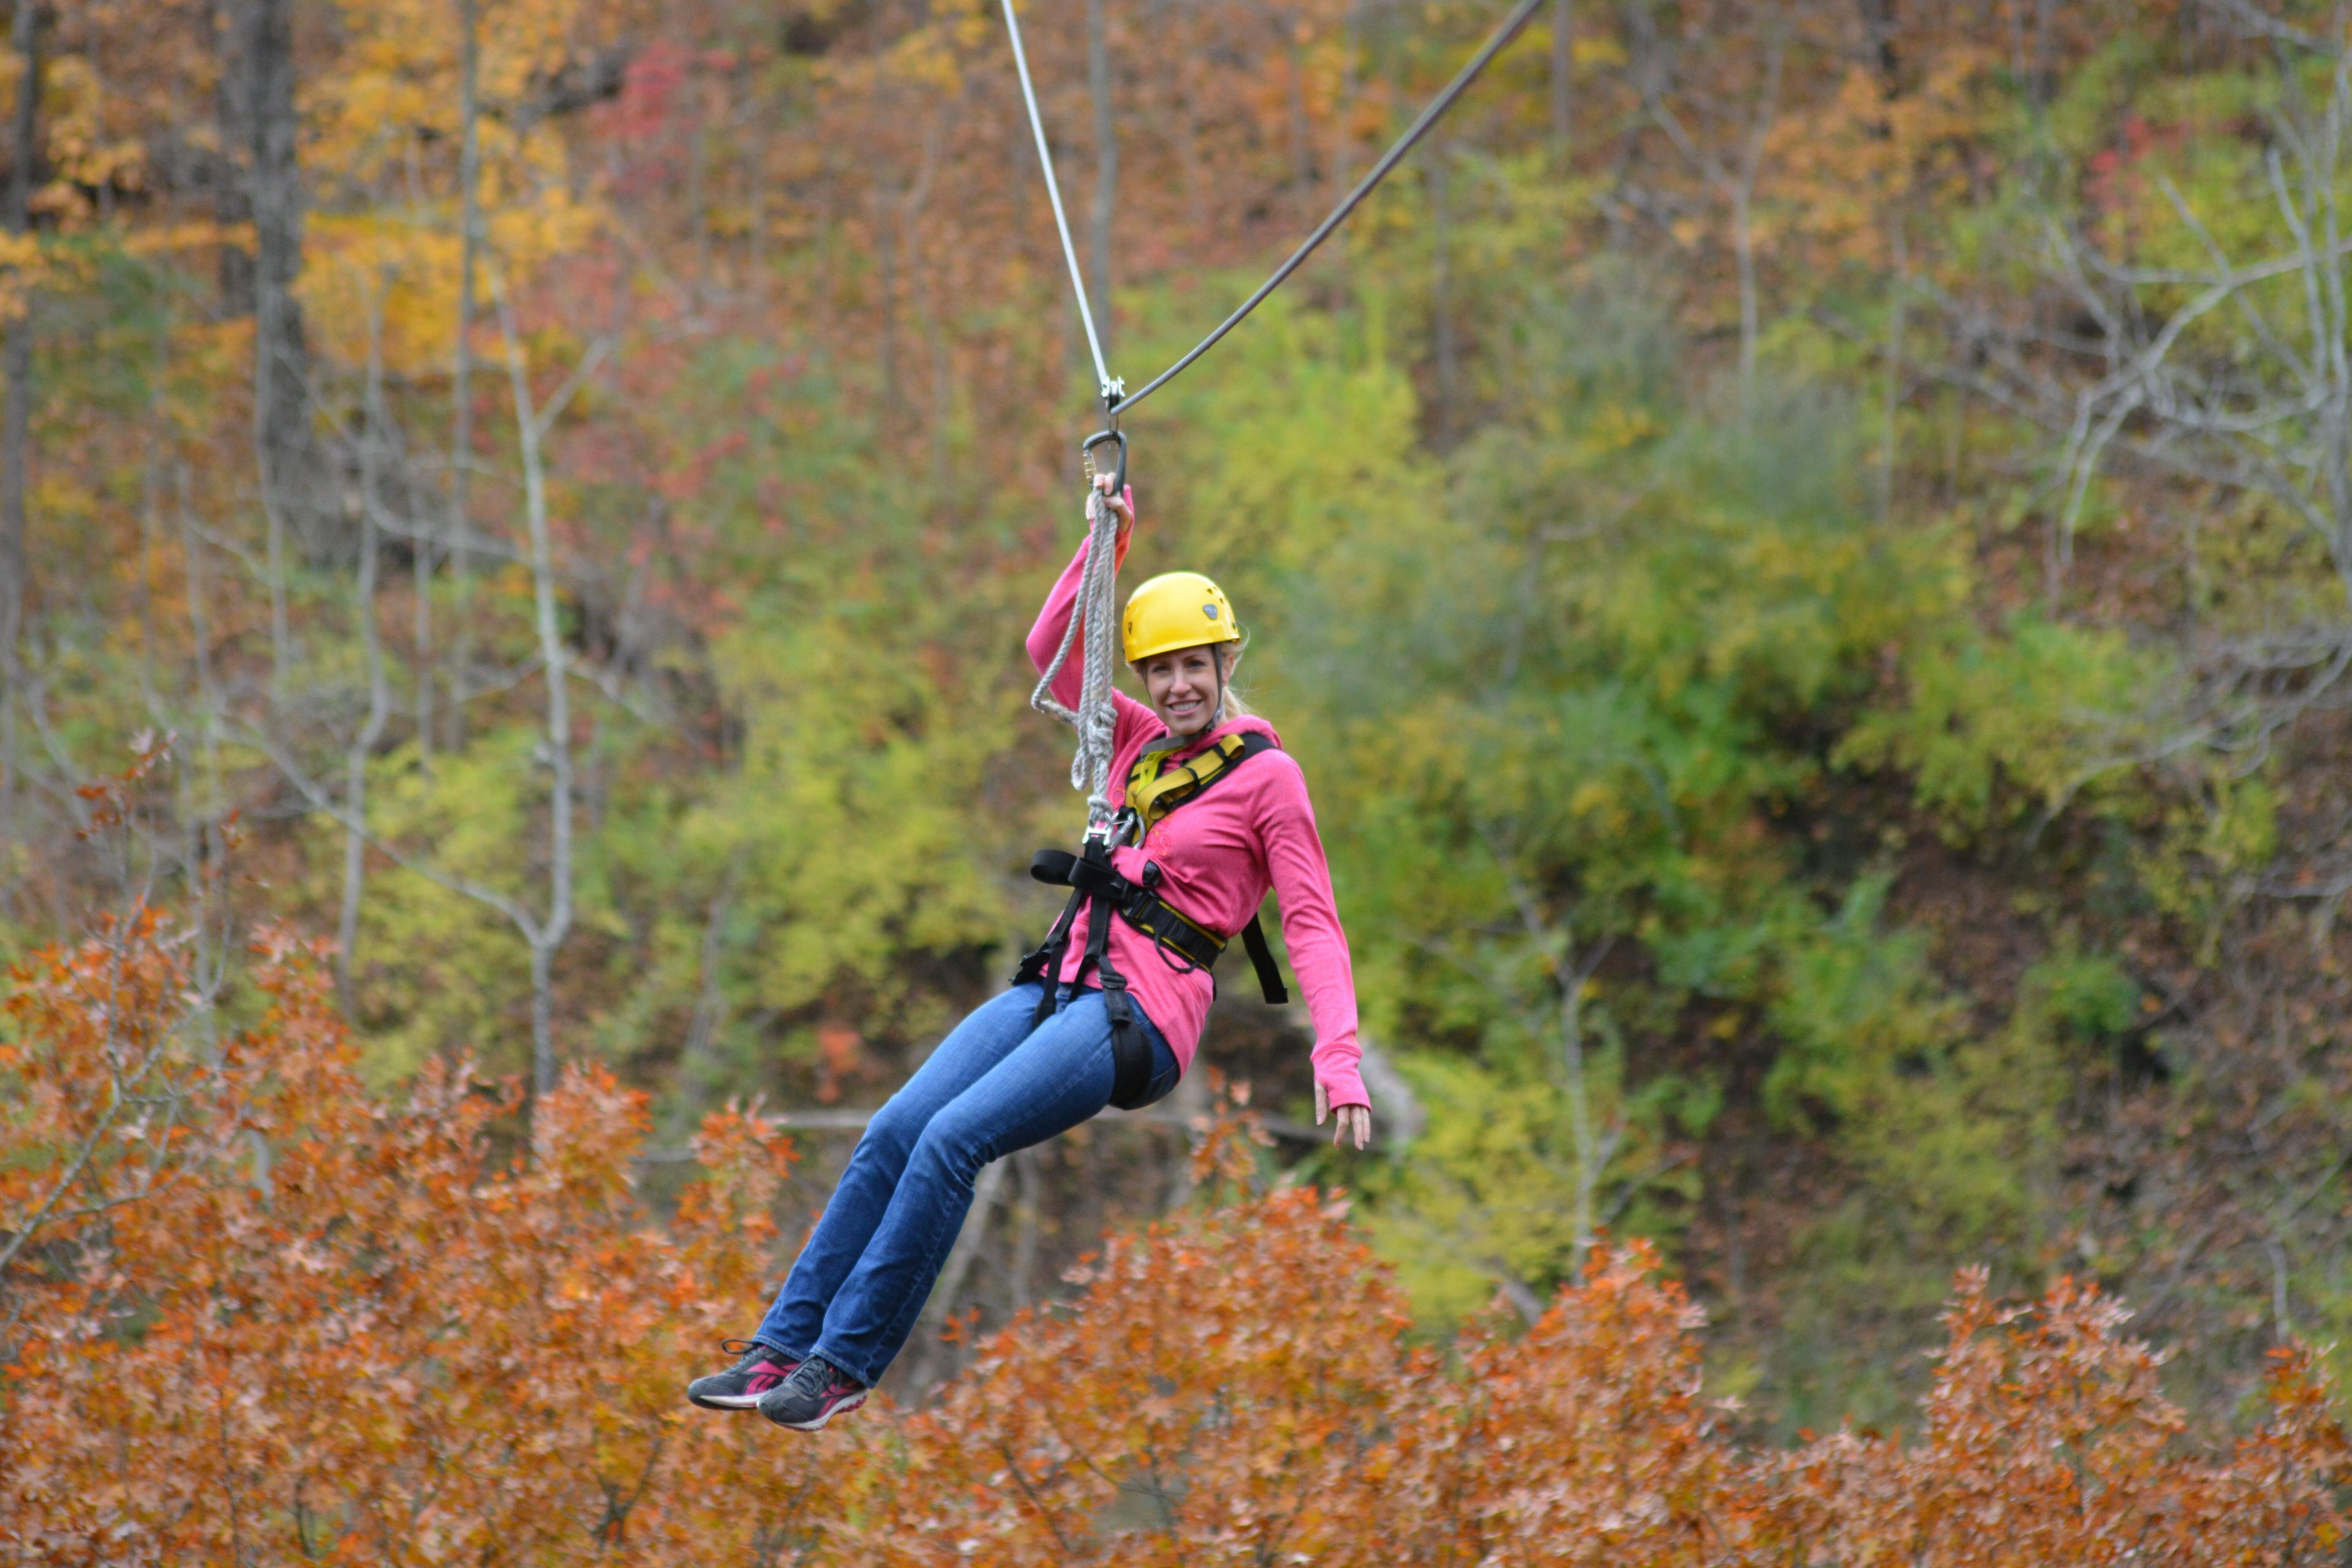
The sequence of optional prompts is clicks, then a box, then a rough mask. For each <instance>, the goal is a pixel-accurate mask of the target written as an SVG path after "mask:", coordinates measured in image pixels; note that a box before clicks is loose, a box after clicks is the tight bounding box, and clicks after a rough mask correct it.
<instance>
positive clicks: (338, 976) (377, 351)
mask: <svg viewBox="0 0 2352 1568" xmlns="http://www.w3.org/2000/svg"><path fill="white" fill-rule="evenodd" d="M383 429H384V409H383V287H382V285H381V283H379V285H378V287H377V289H376V291H375V292H374V293H373V295H371V296H370V297H369V300H368V365H367V410H366V414H365V416H364V419H363V421H362V426H361V431H360V567H359V588H358V593H357V595H356V596H357V599H358V604H357V605H356V606H355V608H356V611H357V614H358V616H359V626H360V647H361V648H362V650H364V653H365V656H366V662H367V679H368V711H367V721H366V722H365V723H363V724H362V725H361V726H360V731H359V733H358V734H357V735H355V736H353V737H352V745H351V750H350V751H349V752H345V753H344V757H343V774H344V777H343V809H344V811H345V812H346V813H347V814H348V816H349V818H350V820H349V821H348V823H346V825H345V826H344V828H343V898H342V908H341V910H340V911H339V918H338V919H337V921H336V922H335V937H336V956H335V989H336V991H337V993H338V994H339V995H340V998H341V1002H342V1005H343V1016H345V1017H347V1018H355V1017H357V1016H358V1011H357V1007H356V1003H357V1001H358V995H357V993H356V992H355V990H354V989H353V986H352V974H353V973H354V971H355V970H356V968H357V964H358V952H359V941H360V900H361V899H362V896H363V895H364V893H365V892H366V890H367V765H368V760H369V759H370V758H371V757H373V755H374V754H375V748H376V745H377V743H378V742H381V741H382V740H383V731H384V727H385V726H386V725H387V724H389V723H390V722H391V721H392V688H391V684H390V682H389V681H388V680H387V679H386V678H385V675H384V668H383V637H381V636H380V635H379V634H378V632H377V629H376V624H375V587H376V565H377V563H376V556H377V553H378V551H379V549H380V546H379V544H378V542H377V539H376V524H375V520H376V512H377V510H378V509H379V508H380V507H381V506H382V505H383V496H382V494H381V493H380V490H379V485H380V482H381V479H382V477H383V475H382V468H381V466H380V465H381V463H382V461H383Z"/></svg>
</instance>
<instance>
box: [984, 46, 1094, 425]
mask: <svg viewBox="0 0 2352 1568" xmlns="http://www.w3.org/2000/svg"><path fill="white" fill-rule="evenodd" d="M1004 30H1005V31H1006V32H1007V33H1010V34H1011V35H1013V67H1014V68H1015V69H1017V70H1018V71H1019V72H1020V73H1021V97H1022V99H1023V100H1024V101H1025V102H1026V103H1027V104H1028V105H1029V130H1030V132H1032V133H1033V134H1034V135H1035V137H1036V138H1037V162H1038V163H1040V164H1042V165H1044V167H1045V195H1047V196H1049V197H1051V198H1052V199H1053V203H1054V226H1055V228H1057V229H1060V230H1061V231H1062V259H1063V260H1065V261H1066V262H1068V263H1069V264H1070V290H1071V292H1073V293H1075V294H1076V295H1077V297H1078V320H1079V321H1082V322H1084V323H1085V324H1086V329H1087V348H1088V349H1091V350H1092V351H1093V352H1094V356H1095V379H1096V381H1097V382H1099V383H1100V384H1101V385H1102V400H1103V402H1104V403H1106V404H1109V405H1116V404H1117V403H1118V394H1119V384H1118V382H1115V381H1113V380H1112V379H1111V378H1110V367H1109V366H1108V365H1106V364H1104V363H1103V352H1102V340H1101V339H1100V338H1097V336H1095V313H1094V310H1092V309H1091V308H1090V307H1089V306H1088V305H1087V280H1086V279H1084V278H1083V277H1081V276H1079V273H1078V250H1077V247H1076V246H1074V245H1072V244H1071V243H1070V220H1069V216H1068V215H1066V213H1064V212H1063V211H1062V183H1061V182H1060V181H1059V180H1057V179H1055V177H1054V150H1053V149H1052V148H1051V147H1050V146H1048V145H1047V144H1046V142H1045V120H1044V118H1043V117H1042V116H1040V115H1039V114H1038V112H1037V89H1035V88H1034V87H1033V86H1032V85H1030V81H1029V51H1028V50H1026V49H1024V48H1023V47H1021V18H1020V16H1017V15H1015V14H1014V12H1013V0H1004Z"/></svg>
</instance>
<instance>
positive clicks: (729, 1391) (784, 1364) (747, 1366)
mask: <svg viewBox="0 0 2352 1568" xmlns="http://www.w3.org/2000/svg"><path fill="white" fill-rule="evenodd" d="M719 1349H720V1350H723V1351H727V1352H730V1353H732V1352H737V1351H739V1350H740V1352H741V1355H740V1359H738V1360H737V1362H736V1363H735V1364H734V1365H733V1366H730V1367H729V1368H728V1369H727V1370H726V1371H725V1372H714V1373H711V1374H710V1375H709V1377H698V1378H696V1379H695V1380H694V1381H693V1382H692V1383H689V1384H687V1385H686V1396H687V1397H688V1399H690V1400H692V1401H694V1403H695V1404H697V1405H701V1406H702V1407H703V1408H704V1409H705V1410H749V1409H751V1407H752V1406H753V1405H757V1404H759V1403H760V1396H761V1394H765V1393H767V1392H768V1391H769V1390H770V1389H772V1388H777V1387H781V1386H782V1384H783V1381H784V1379H786V1378H788V1377H790V1376H792V1374H793V1368H794V1367H796V1366H798V1365H800V1364H801V1362H800V1358H799V1357H798V1356H789V1355H786V1354H785V1353H784V1352H782V1351H780V1350H778V1349H776V1347H775V1346H773V1345H764V1344H761V1342H759V1341H757V1340H724V1341H721V1342H720V1343H719Z"/></svg>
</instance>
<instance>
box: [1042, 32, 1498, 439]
mask: <svg viewBox="0 0 2352 1568" xmlns="http://www.w3.org/2000/svg"><path fill="white" fill-rule="evenodd" d="M1003 4H1004V25H1005V27H1006V29H1007V30H1008V31H1009V32H1010V33H1011V34H1012V35H1013V66H1014V68H1016V69H1017V70H1018V71H1019V72H1020V76H1021V96H1022V98H1023V100H1024V101H1026V102H1027V104H1028V106H1029V129H1030V130H1031V131H1032V132H1034V133H1035V135H1036V138H1037V157H1038V161H1039V162H1040V163H1042V164H1043V165H1044V167H1045V194H1046V195H1047V196H1049V197H1050V198H1051V199H1052V201H1053V204H1054V223H1055V226H1057V227H1058V228H1059V229H1060V230H1061V231H1062V256H1063V258H1064V259H1065V260H1066V261H1067V262H1068V263H1069V264H1070V287H1071V289H1074V290H1075V291H1076V294H1077V297H1078V317H1079V319H1080V320H1081V321H1084V322H1085V323H1086V329H1087V347H1088V348H1090V349H1092V350H1093V351H1094V356H1095V376H1096V379H1097V381H1098V382H1099V383H1100V384H1101V386H1102V398H1103V403H1104V405H1105V406H1106V407H1108V409H1109V410H1110V412H1111V415H1112V416H1113V418H1114V420H1116V417H1117V416H1118V415H1121V414H1124V413H1126V412H1127V411H1128V410H1129V409H1130V408H1132V407H1134V406H1135V405H1137V404H1139V403H1140V402H1142V401H1143V400H1144V399H1145V398H1147V397H1149V396H1150V395H1152V394H1153V393H1155V392H1157V391H1159V390H1160V388H1161V387H1163V386H1165V385H1167V384H1169V383H1170V382H1171V381H1173V380H1174V379H1175V378H1176V377H1177V375H1178V374H1181V372H1182V371H1183V370H1184V369H1185V367H1187V366H1188V365H1190V364H1191V363H1192V362H1193V361H1194V360H1196V359H1199V358H1200V357H1201V356H1202V354H1204V353H1208V352H1209V351H1210V350H1211V349H1213V348H1214V347H1216V346H1217V342H1218V341H1219V340H1220V339H1222V338H1223V336H1224V335H1225V334H1226V333H1227V332H1230V331H1233V330H1234V328H1235V327H1237V326H1239V325H1241V323H1242V320H1243V318H1244V317H1245V316H1247V315H1248V314H1249V313H1250V312H1251V311H1252V310H1256V309H1257V308H1258V306H1260V305H1261V304H1263V303H1265V297H1266V296H1267V295H1269V294H1271V293H1273V292H1274V291H1275V290H1276V289H1279V288H1280V287H1282V284H1283V280H1284V279H1287V278H1288V277H1289V276H1290V275H1291V274H1292V273H1294V272H1296V271H1297V270H1298V268H1299V266H1300V264H1301V263H1303V262H1304V261H1305V260H1306V259H1307V258H1308V257H1309V256H1312V255H1314V254H1315V247H1318V246H1319V245H1321V244H1322V243H1323V242H1324V241H1325V240H1326V239H1328V238H1329V237H1331V231H1332V230H1333V229H1335V228H1338V227H1339V225H1340V224H1342V223H1344V222H1345V221H1347V217H1348V215H1349V213H1352V212H1354V211H1355V210H1356V208H1357V206H1358V205H1359V204H1360V203H1361V202H1362V201H1363V199H1364V198H1365V197H1366V196H1368V195H1371V194H1372V189H1373V187H1374V186H1376V185H1378V184H1380V183H1381V181H1382V180H1383V179H1386V178H1387V177H1388V174H1389V171H1390V170H1391V169H1393V168H1395V167H1396V166H1397V164H1399V163H1402V162H1403V161H1404V155H1405V154H1406V153H1410V152H1412V147H1413V143H1414V142H1419V141H1420V140H1421V139H1422V137H1423V134H1425V133H1426V132H1428V130H1429V128H1430V127H1431V126H1433V125H1434V124H1436V123H1437V121H1439V120H1440V119H1442V118H1443V117H1444V114H1445V111H1446V110H1449V109H1452V108H1453V107H1454V100H1456V99H1458V98H1460V97H1461V96H1462V95H1463V93H1465V92H1466V91H1467V90H1469V87H1470V84H1471V83H1472V82H1474V81H1476V80H1477V79H1478V77H1479V75H1480V73H1481V72H1483V71H1485V70H1486V67H1487V65H1488V64H1489V62H1491V61H1492V60H1493V59H1494V58H1495V57H1496V55H1498V54H1501V53H1502V52H1503V49H1504V47H1505V46H1506V45H1507V44H1509V43H1510V41H1511V40H1512V39H1513V38H1515V37H1518V35H1519V30H1520V29H1521V28H1522V27H1525V26H1527V25H1528V18H1529V17H1531V16H1534V15H1535V14H1536V8H1537V7H1538V5H1542V4H1543V0H1517V5H1513V6H1512V7H1511V14H1510V15H1509V16H1506V17H1504V18H1503V20H1502V24H1501V25H1500V26H1497V27H1496V29H1495V31H1494V33H1493V35H1492V36H1491V37H1488V38H1487V40H1486V44H1485V45H1484V46H1483V47H1481V48H1480V49H1479V50H1478V52H1477V53H1476V54H1475V55H1473V56H1471V57H1470V58H1469V60H1468V61H1467V62H1466V63H1465V65H1464V66H1463V68H1461V69H1460V70H1458V71H1456V72H1454V79H1453V80H1452V81H1449V82H1447V83H1446V84H1445V89H1444V91H1442V92H1440V93H1439V94H1438V95H1437V96H1436V97H1435V98H1433V99H1431V100H1429V105H1428V107H1427V108H1425V109H1423V110H1422V111H1421V113H1420V115H1419V116H1417V117H1416V118H1415V119H1414V121H1413V122H1412V124H1411V125H1409V126H1407V127H1406V128H1405V131H1404V134H1403V135H1402V136H1400V137H1398V138H1397V139H1396V142H1395V143H1394V144H1393V145H1391V147H1390V148H1389V150H1388V151H1387V152H1386V153H1381V161H1380V162H1379V163H1374V164H1373V165H1372V166H1371V168H1370V171H1369V172H1367V173H1366V174H1365V175H1364V177H1363V178H1362V179H1360V180H1359V181H1357V182H1356V187H1355V189H1353V190H1351V191H1349V193H1348V194H1347V195H1345V196H1343V197H1342V198H1340V201H1339V205H1338V206H1335V207H1333V208H1332V209H1331V212H1330V215H1329V216H1327V217H1326V218H1324V220H1323V221H1322V222H1321V223H1318V224H1317V225H1316V226H1315V231H1314V232H1313V233H1312V234H1309V235H1308V236H1307V237H1306V239H1305V240H1303V241H1302V242H1300V244H1299V247H1298V248H1297V249H1296V250H1294V251H1292V252H1291V253H1290V256H1289V258H1288V259H1287V260H1286V261H1284V262H1283V264H1282V265H1281V266H1279V267H1277V268H1275V269H1274V275H1273V276H1272V277H1270V278H1268V279H1266V280H1265V282H1263V283H1261V284H1259V285H1258V286H1257V290H1256V292H1255V293H1253V294H1252V295H1251V296H1250V297H1249V298H1248V299H1246V300H1243V301H1242V302H1241V304H1240V306H1239V307H1238V308H1236V309H1235V310H1234V313H1233V314H1232V315H1230V316H1227V317H1226V318H1225V319H1224V320H1223V321H1220V322H1218V323H1217V329H1216V331H1213V332H1211V333H1210V334H1209V335H1208V336H1207V337H1205V338H1202V340H1201V341H1200V342H1198V343H1195V344H1194V345H1193V346H1192V350H1191V352H1189V353H1186V354H1185V355H1184V357H1183V358H1181V359H1180V360H1178V361H1177V362H1176V363H1174V364H1171V365H1170V366H1169V367H1168V368H1167V369H1166V370H1163V371H1161V372H1160V374H1158V375H1155V376H1153V377H1152V378H1151V379H1150V381H1147V382H1145V383H1144V384H1143V385H1142V386H1140V387H1139V388H1138V389H1137V390H1136V391H1135V392H1134V393H1133V394H1131V395H1130V394H1129V393H1127V392H1126V391H1125V390H1124V384H1123V383H1121V382H1119V381H1118V380H1117V379H1115V378H1114V377H1113V376H1112V375H1111V374H1110V370H1109V368H1108V366H1107V365H1105V363H1103V353H1102V344H1101V343H1100V342H1098V341H1097V339H1096V337H1095V320H1094V312H1093V311H1092V310H1090V309H1088V307H1087V286H1086V282H1085V279H1083V278H1082V277H1081V276H1080V274H1079V272H1078V253H1077V250H1076V247H1074V246H1072V244H1071V243H1070V225H1069V220H1068V219H1067V218H1066V217H1065V216H1063V213H1062V191H1061V187H1060V185H1059V184H1057V183H1056V182H1055V178H1054V158H1053V154H1052V153H1049V152H1048V151H1047V150H1046V145H1045V121H1043V120H1042V119H1041V118H1040V117H1039V115H1038V112H1037V90H1036V89H1035V88H1034V86H1032V85H1031V83H1030V80H1029V58H1028V56H1027V55H1026V54H1025V53H1024V52H1023V50H1022V47H1021V22H1020V18H1019V17H1017V16H1014V14H1013V0H1003Z"/></svg>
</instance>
